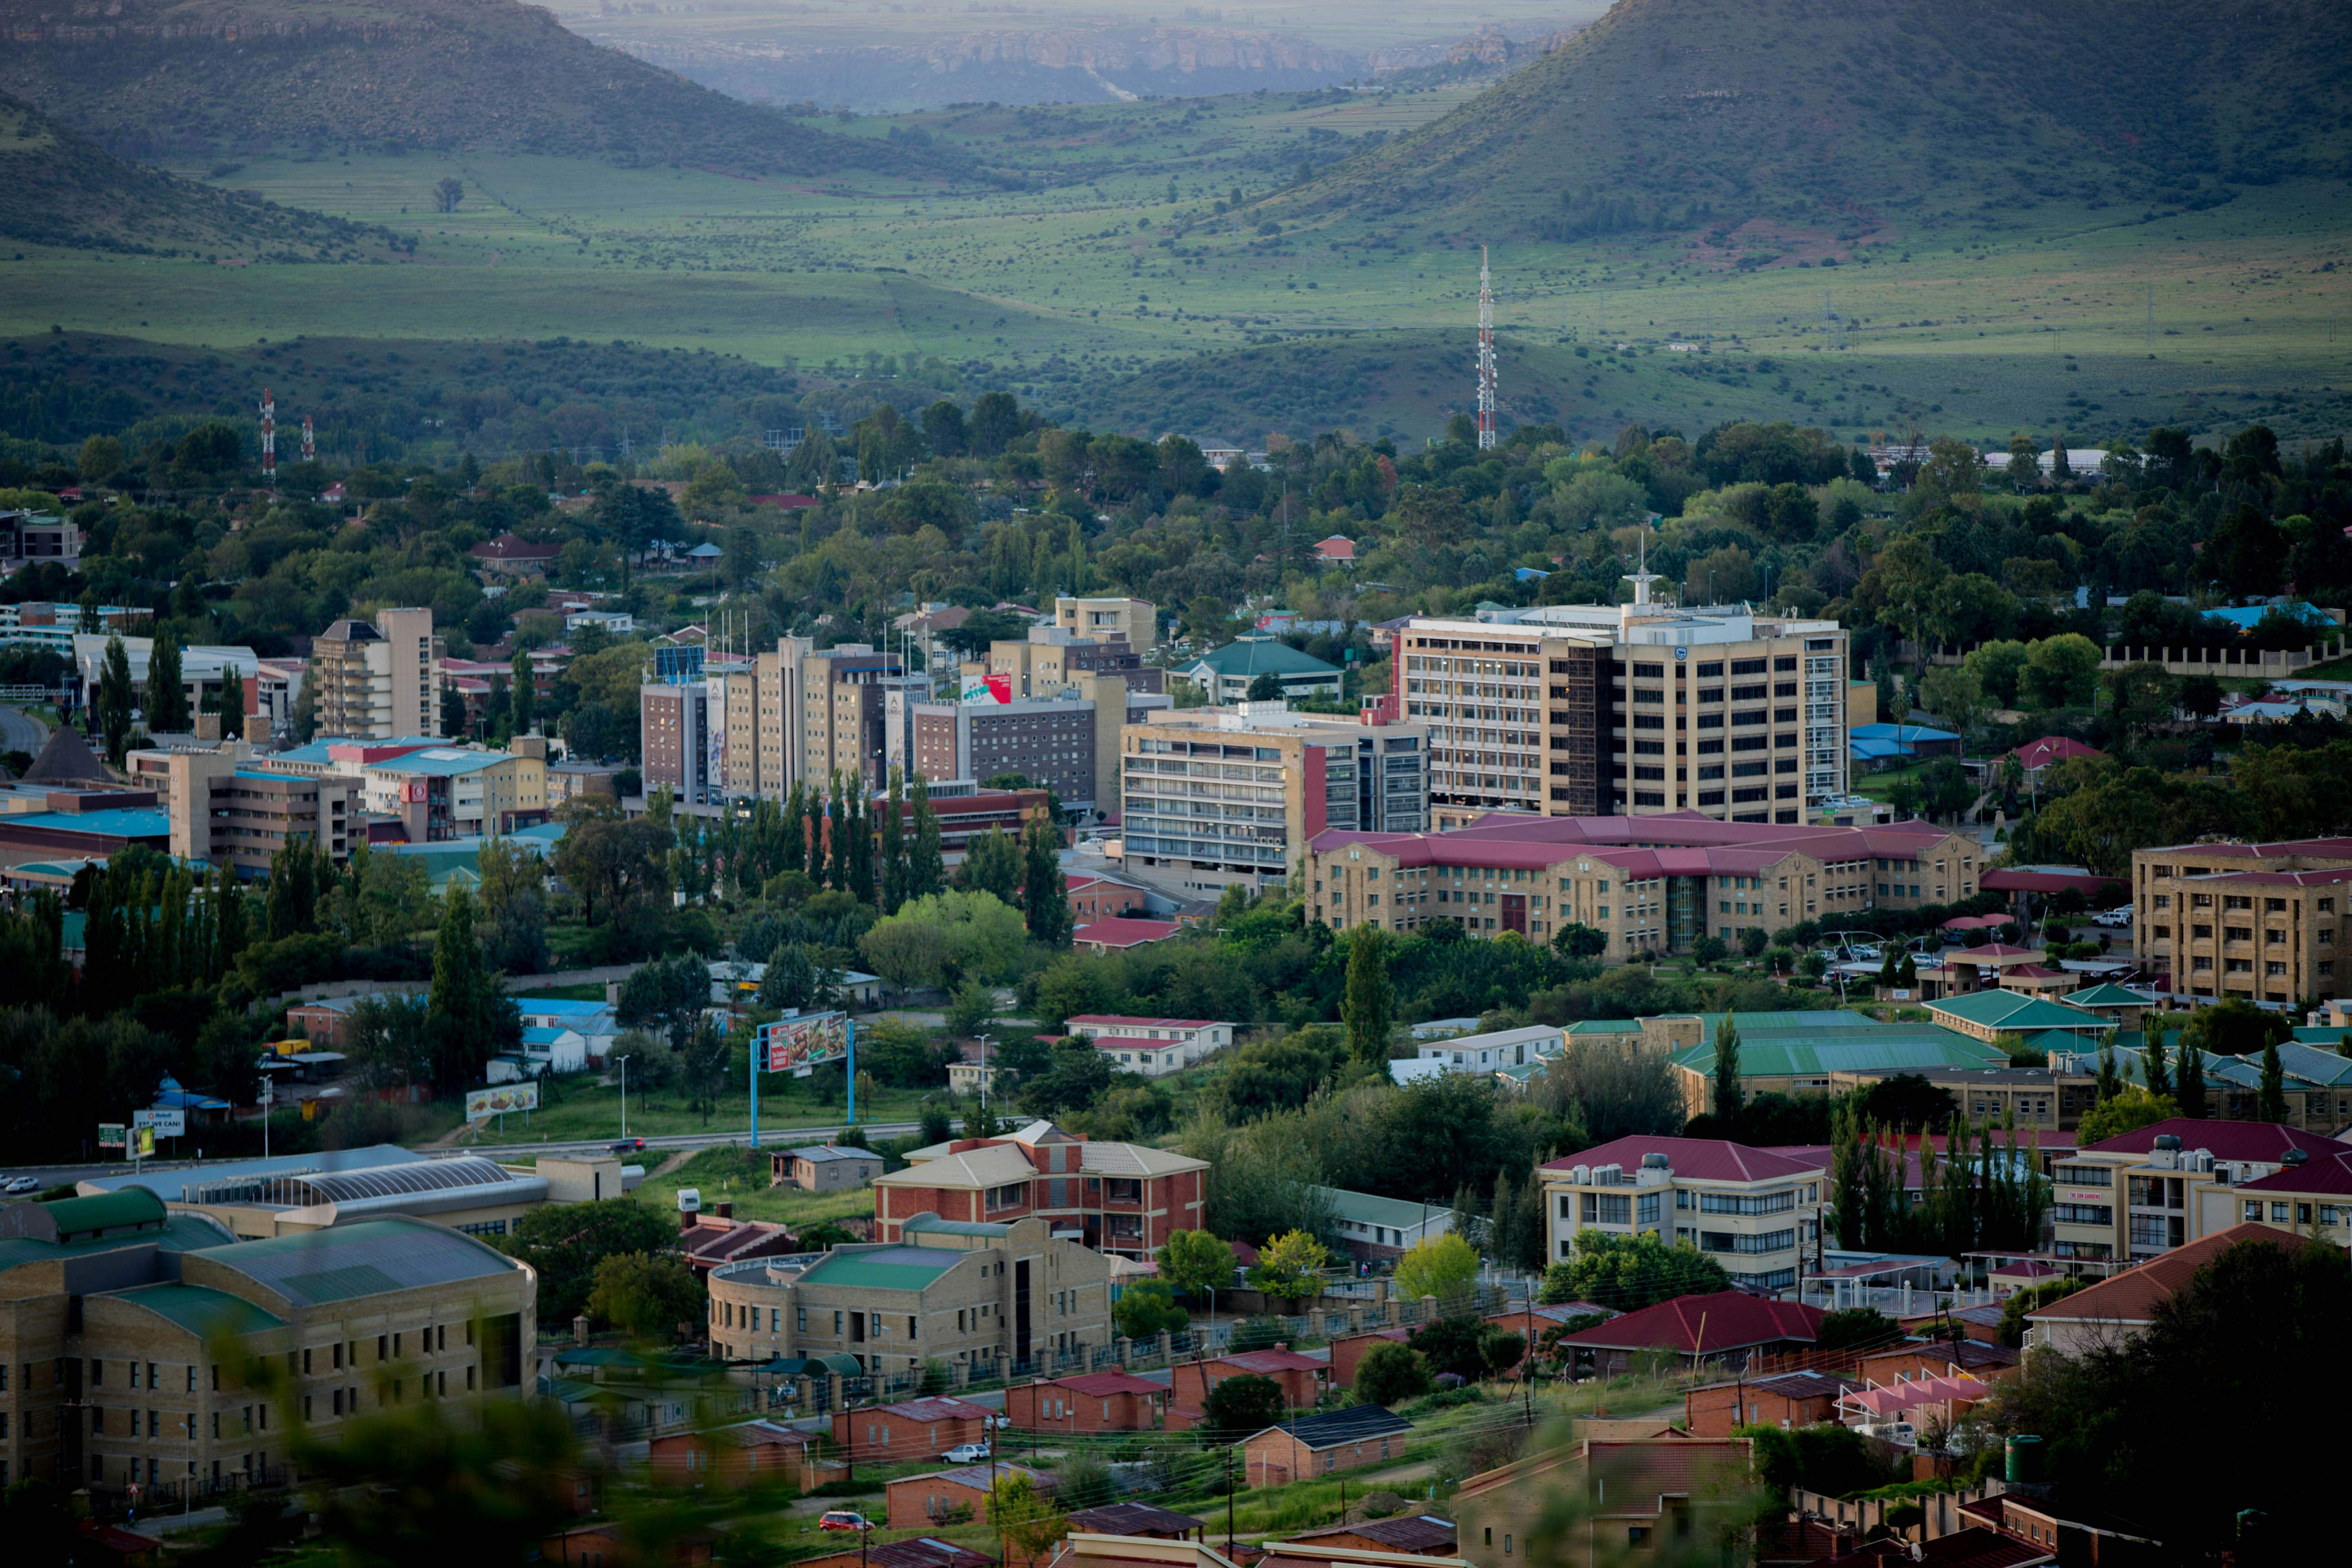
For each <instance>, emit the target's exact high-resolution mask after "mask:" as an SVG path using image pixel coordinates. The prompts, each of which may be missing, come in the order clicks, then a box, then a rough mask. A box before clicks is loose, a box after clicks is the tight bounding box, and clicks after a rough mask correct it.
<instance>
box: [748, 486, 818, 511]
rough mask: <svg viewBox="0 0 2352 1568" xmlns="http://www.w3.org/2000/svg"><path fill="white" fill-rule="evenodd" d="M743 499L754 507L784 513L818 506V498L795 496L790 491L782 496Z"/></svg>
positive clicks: (760, 496) (759, 496)
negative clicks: (770, 508) (774, 509)
mask: <svg viewBox="0 0 2352 1568" xmlns="http://www.w3.org/2000/svg"><path fill="white" fill-rule="evenodd" d="M743 499H744V500H747V501H750V502H751V504H752V505H753V506H772V507H775V508H777V509H779V510H783V511H803V510H806V509H808V508H810V507H813V506H814V505H816V497H814V496H803V495H794V494H793V493H792V492H790V491H786V492H785V493H783V494H782V495H758V496H745V497H744V498H743Z"/></svg>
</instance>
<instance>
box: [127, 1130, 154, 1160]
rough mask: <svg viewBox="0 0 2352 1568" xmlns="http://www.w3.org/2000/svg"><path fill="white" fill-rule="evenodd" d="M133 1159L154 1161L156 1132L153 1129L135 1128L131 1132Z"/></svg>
mask: <svg viewBox="0 0 2352 1568" xmlns="http://www.w3.org/2000/svg"><path fill="white" fill-rule="evenodd" d="M154 1157H155V1130H154V1129H153V1128H152V1127H134V1128H132V1129H131V1158H132V1159H134V1160H152V1159H153V1158H154Z"/></svg>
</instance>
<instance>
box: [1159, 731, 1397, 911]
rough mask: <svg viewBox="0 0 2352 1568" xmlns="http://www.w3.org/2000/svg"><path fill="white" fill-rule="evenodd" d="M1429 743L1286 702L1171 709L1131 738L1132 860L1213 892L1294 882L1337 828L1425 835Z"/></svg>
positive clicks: (1352, 830)
mask: <svg viewBox="0 0 2352 1568" xmlns="http://www.w3.org/2000/svg"><path fill="white" fill-rule="evenodd" d="M1427 748H1428V737H1427V733H1426V731H1425V729H1424V727H1423V726H1422V725H1420V724H1417V723H1357V722H1354V721H1349V720H1346V719H1340V718H1329V717H1325V716H1322V715H1319V714H1312V713H1292V712H1289V711H1287V710H1286V709H1285V708H1284V707H1283V705H1282V704H1280V703H1275V702H1244V703H1241V704H1239V705H1238V706H1235V707H1232V708H1192V709H1183V710H1169V711H1166V712H1162V713H1155V714H1153V715H1152V716H1151V721H1150V723H1146V724H1130V725H1129V726H1127V728H1126V729H1125V731H1123V732H1122V735H1121V739H1120V743H1119V751H1120V763H1121V776H1120V789H1121V792H1122V795H1121V800H1122V810H1123V811H1124V813H1125V815H1124V816H1123V817H1122V819H1121V820H1122V823H1123V825H1124V832H1125V836H1126V837H1125V853H1126V855H1127V857H1128V858H1129V860H1130V861H1131V862H1139V863H1141V864H1143V865H1146V866H1169V867H1174V868H1181V869H1182V870H1184V871H1186V872H1187V873H1188V874H1190V876H1191V879H1192V880H1193V881H1195V882H1197V883H1199V884H1200V885H1202V886H1203V887H1213V886H1222V885H1226V884H1230V883H1234V882H1241V883H1244V884H1247V885H1251V886H1258V885H1263V884H1264V883H1265V882H1267V881H1271V880H1279V879H1284V878H1286V877H1287V876H1288V875H1289V874H1290V873H1291V871H1292V870H1293V869H1295V868H1297V866H1298V865H1299V864H1300V863H1301V862H1302V861H1303V860H1304V859H1305V858H1306V856H1307V847H1308V846H1309V845H1311V844H1313V843H1314V842H1315V840H1316V838H1317V837H1318V835H1320V834H1323V833H1325V832H1327V831H1332V832H1369V833H1390V834H1416V835H1417V834H1420V833H1422V832H1423V830H1424V829H1425V828H1426V827H1427V826H1428V809H1429V774H1428V750H1427Z"/></svg>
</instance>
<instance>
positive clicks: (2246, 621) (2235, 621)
mask: <svg viewBox="0 0 2352 1568" xmlns="http://www.w3.org/2000/svg"><path fill="white" fill-rule="evenodd" d="M2273 610H2275V611H2277V612H2278V613H2279V614H2280V615H2281V616H2285V617H2286V618H2287V619H2289V620H2295V621H2301V622H2302V623H2303V624H2304V625H2305V626H2334V625H2335V624H2336V623H2335V622H2334V621H2331V620H2329V619H2328V618H2327V616H2326V615H2325V614H2323V613H2322V612H2320V611H2318V610H2315V609H2313V608H2312V607H2311V606H2310V605H2305V604H2303V603H2300V602H2297V603H2294V604H2288V605H2228V606H2225V607H2223V608H2221V609H2216V610H2208V611H2206V612H2205V618H2206V619H2207V620H2209V621H2227V622H2229V623H2230V624H2231V626H2235V627H2237V628H2238V629H2239V630H2240V631H2242V632H2250V631H2252V630H2253V629H2254V628H2255V627H2256V626H2260V625H2262V624H2263V616H2267V615H2269V614H2270V613H2271V612H2272V611H2273Z"/></svg>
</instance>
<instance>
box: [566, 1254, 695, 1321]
mask: <svg viewBox="0 0 2352 1568" xmlns="http://www.w3.org/2000/svg"><path fill="white" fill-rule="evenodd" d="M588 1315H589V1316H590V1317H591V1318H593V1319H595V1320H596V1321H598V1322H601V1323H609V1324H611V1325H612V1326H613V1327H614V1328H616V1329H619V1330H620V1331H622V1332H623V1333H625V1334H627V1335H628V1336H629V1337H630V1338H632V1339H639V1340H650V1339H656V1338H661V1339H667V1338H668V1337H670V1336H671V1335H673V1334H676V1333H677V1332H678V1331H680V1330H681V1329H684V1330H686V1331H689V1332H690V1331H692V1325H693V1324H695V1323H696V1322H698V1321H700V1319H701V1317H702V1291H701V1289H700V1288H699V1287H698V1286H697V1285H696V1284H695V1282H694V1275H693V1274H692V1273H691V1272H690V1271H688V1268H687V1267H686V1265H685V1264H683V1263H681V1262H679V1261H678V1260H677V1258H676V1257H674V1256H667V1255H661V1254H654V1253H645V1252H623V1253H617V1254H614V1256H612V1257H610V1258H604V1259H602V1260H601V1261H600V1262H598V1263H597V1265H596V1272H595V1276H594V1283H593V1285H591V1286H590V1288H589V1291H588Z"/></svg>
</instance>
